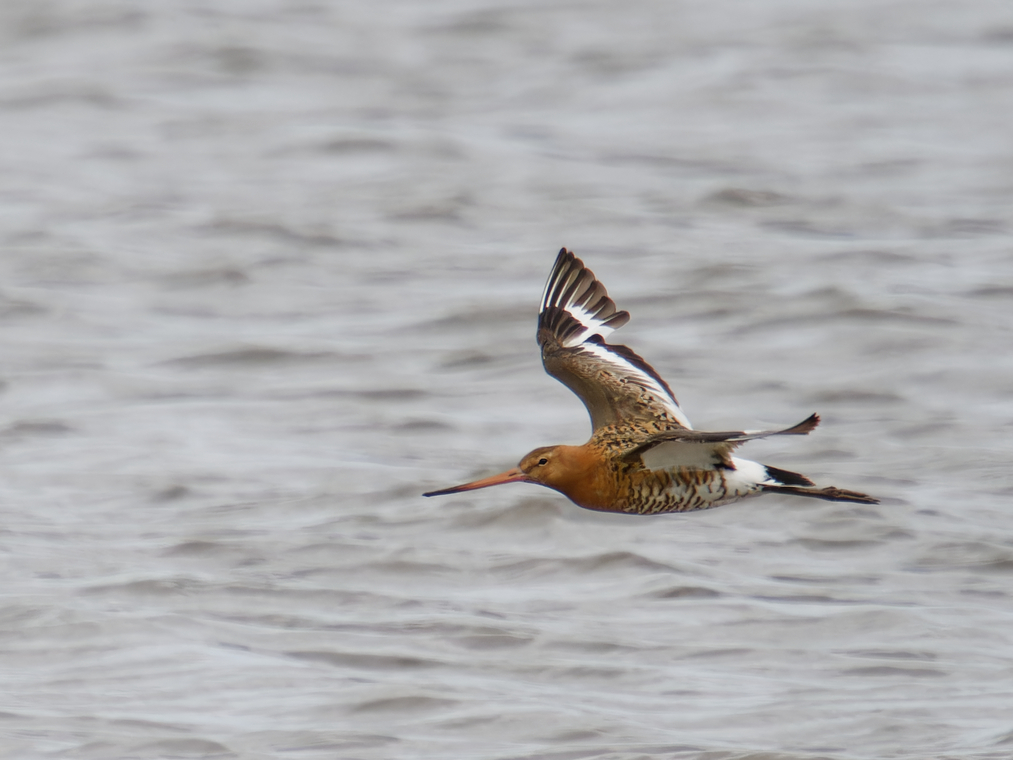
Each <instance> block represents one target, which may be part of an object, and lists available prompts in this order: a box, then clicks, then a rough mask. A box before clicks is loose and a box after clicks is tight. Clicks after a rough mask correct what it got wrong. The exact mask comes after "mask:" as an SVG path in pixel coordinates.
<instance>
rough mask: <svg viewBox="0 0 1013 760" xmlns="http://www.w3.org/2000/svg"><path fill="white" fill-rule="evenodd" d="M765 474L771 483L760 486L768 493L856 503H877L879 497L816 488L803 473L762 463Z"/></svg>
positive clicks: (855, 492) (842, 490)
mask: <svg viewBox="0 0 1013 760" xmlns="http://www.w3.org/2000/svg"><path fill="white" fill-rule="evenodd" d="M764 467H765V468H766V470H767V476H768V477H769V478H770V479H771V480H773V481H774V482H773V483H764V484H763V485H762V486H760V487H761V488H762V489H763V490H764V491H766V492H768V493H791V494H795V495H796V496H808V497H809V498H811V499H826V500H827V501H851V502H854V503H856V504H879V499H876V498H874V497H872V496H869V495H867V494H864V493H859V492H858V491H848V490H846V489H844V488H834V487H833V486H829V487H827V488H816V484H815V483H813V482H812V481H811V480H809V478H807V477H806V476H805V475H800V474H799V473H797V472H790V471H789V470H781V469H779V468H777V467H771V466H770V465H769V464H768V465H764Z"/></svg>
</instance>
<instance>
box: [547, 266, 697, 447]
mask: <svg viewBox="0 0 1013 760" xmlns="http://www.w3.org/2000/svg"><path fill="white" fill-rule="evenodd" d="M629 319H630V315H629V314H628V313H627V312H625V311H617V310H616V305H615V303H614V302H613V301H612V299H611V298H609V297H608V293H607V292H606V291H605V286H604V285H602V284H601V283H600V282H598V280H597V279H595V276H594V273H593V272H592V271H591V270H590V269H588V268H587V267H585V266H584V262H582V261H581V260H580V259H578V258H577V257H576V256H574V255H573V254H572V253H571V252H569V251H567V250H566V249H565V248H563V249H562V250H560V252H559V255H558V256H557V257H556V263H555V265H553V267H552V272H551V273H550V274H549V279H548V282H546V283H545V291H544V292H543V293H542V306H541V309H540V310H539V312H538V345H539V346H541V348H542V363H543V364H544V365H545V371H546V372H548V373H549V374H550V375H552V376H553V377H554V378H556V379H557V380H559V381H560V382H561V383H563V385H565V386H566V387H567V388H569V389H570V390H572V391H573V392H574V393H576V394H577V395H578V396H579V397H580V400H581V401H583V402H584V406H586V407H587V411H588V414H590V415H591V425H592V427H593V428H594V429H595V430H597V429H598V428H600V427H604V426H606V425H616V424H621V423H624V422H634V421H640V422H647V423H649V424H651V425H653V426H655V427H661V428H662V429H668V428H684V429H688V428H690V427H691V425H690V424H689V420H688V419H687V418H686V415H685V414H683V412H682V409H680V408H679V402H678V401H676V400H675V396H674V395H673V394H672V389H671V388H669V387H668V383H666V382H665V381H664V380H662V379H661V376H660V375H658V373H657V372H655V371H654V369H653V368H652V367H651V365H649V364H648V363H647V362H645V361H644V360H643V359H641V358H640V357H639V356H637V354H635V353H634V352H633V351H631V350H630V349H628V348H627V347H626V346H613V345H609V344H608V343H606V342H605V337H606V336H607V335H609V334H610V333H611V332H612V331H613V330H616V329H618V328H620V327H622V326H623V325H624V324H626V323H627V322H628V321H629Z"/></svg>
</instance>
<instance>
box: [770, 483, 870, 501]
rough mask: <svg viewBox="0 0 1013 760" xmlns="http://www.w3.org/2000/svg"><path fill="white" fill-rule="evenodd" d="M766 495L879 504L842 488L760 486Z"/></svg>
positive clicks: (868, 497)
mask: <svg viewBox="0 0 1013 760" xmlns="http://www.w3.org/2000/svg"><path fill="white" fill-rule="evenodd" d="M762 488H763V490H764V491H766V492H767V493H790V494H795V496H808V497H810V498H812V499H826V500H827V501H851V502H854V503H855V504H879V499H877V498H875V497H873V496H869V495H868V494H864V493H859V492H858V491H848V490H847V489H844V488H835V487H834V486H827V487H826V488H813V487H812V486H809V487H806V486H769V485H764V486H762Z"/></svg>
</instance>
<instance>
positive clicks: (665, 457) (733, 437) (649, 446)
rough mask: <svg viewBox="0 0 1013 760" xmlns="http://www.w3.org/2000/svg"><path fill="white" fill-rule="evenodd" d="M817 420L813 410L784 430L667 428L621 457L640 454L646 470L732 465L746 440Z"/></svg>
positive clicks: (807, 427)
mask: <svg viewBox="0 0 1013 760" xmlns="http://www.w3.org/2000/svg"><path fill="white" fill-rule="evenodd" d="M819 424H820V418H819V415H818V414H813V415H811V416H809V417H807V418H806V419H804V420H802V422H800V423H798V424H797V425H793V426H792V427H790V428H785V429H784V430H743V431H735V432H724V433H709V432H706V433H705V432H702V431H697V430H666V431H665V432H663V433H657V434H655V435H652V436H650V437H648V438H647V439H646V440H645V441H644V442H643V443H641V444H639V445H638V446H636V447H635V448H632V449H630V450H629V451H627V452H625V453H624V454H623V459H624V460H625V461H627V462H634V461H636V459H637V458H639V459H640V460H641V462H642V463H643V465H644V467H646V468H647V469H648V470H668V469H671V468H673V467H690V468H694V469H701V470H713V469H716V468H721V467H732V462H731V453H732V451H734V450H735V449H736V448H738V447H739V446H741V445H742V444H743V443H745V442H746V441H752V440H754V439H756V438H769V437H770V436H772V435H808V434H809V433H811V432H812V431H813V430H815V429H816V426H817V425H819ZM789 474H791V473H789ZM786 482H787V481H786Z"/></svg>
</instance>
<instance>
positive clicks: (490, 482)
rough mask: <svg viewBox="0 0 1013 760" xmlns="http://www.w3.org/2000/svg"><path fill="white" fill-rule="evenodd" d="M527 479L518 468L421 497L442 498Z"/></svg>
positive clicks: (431, 492)
mask: <svg viewBox="0 0 1013 760" xmlns="http://www.w3.org/2000/svg"><path fill="white" fill-rule="evenodd" d="M528 481H529V478H528V476H527V475H525V474H524V471H523V470H521V468H520V467H514V468H513V469H512V470H507V471H506V472H501V473H500V474H499V475H493V476H492V477H490V478H483V479H482V480H475V481H472V482H471V483H465V484H464V485H463V486H454V487H453V488H444V489H442V490H440V491H430V492H429V493H424V494H422V495H423V496H443V495H444V494H448V493H460V492H461V491H474V490H475V489H476V488H488V487H489V486H498V485H499V484H500V483H515V482H522V483H523V482H528Z"/></svg>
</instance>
